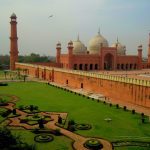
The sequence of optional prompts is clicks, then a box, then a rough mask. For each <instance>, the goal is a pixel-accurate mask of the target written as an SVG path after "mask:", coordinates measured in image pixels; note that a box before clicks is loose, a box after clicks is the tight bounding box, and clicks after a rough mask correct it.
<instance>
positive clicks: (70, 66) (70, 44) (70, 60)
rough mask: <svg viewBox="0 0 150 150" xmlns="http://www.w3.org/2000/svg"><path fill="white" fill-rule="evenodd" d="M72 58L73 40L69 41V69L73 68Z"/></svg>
mask: <svg viewBox="0 0 150 150" xmlns="http://www.w3.org/2000/svg"><path fill="white" fill-rule="evenodd" d="M72 59H73V42H72V41H70V42H69V43H68V60H69V63H68V69H72Z"/></svg>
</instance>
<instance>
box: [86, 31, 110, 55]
mask: <svg viewBox="0 0 150 150" xmlns="http://www.w3.org/2000/svg"><path fill="white" fill-rule="evenodd" d="M88 45H89V46H88V50H89V53H90V54H98V53H99V50H100V48H101V46H103V47H108V41H107V40H106V39H105V38H104V37H103V36H102V35H101V34H100V32H98V34H97V35H96V36H94V37H93V38H92V39H91V40H90V41H89V44H88Z"/></svg>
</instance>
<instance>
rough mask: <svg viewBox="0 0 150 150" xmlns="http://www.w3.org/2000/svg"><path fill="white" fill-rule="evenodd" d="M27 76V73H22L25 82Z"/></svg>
mask: <svg viewBox="0 0 150 150" xmlns="http://www.w3.org/2000/svg"><path fill="white" fill-rule="evenodd" d="M27 77H28V76H27V75H25V74H24V75H23V81H24V82H26V78H27Z"/></svg>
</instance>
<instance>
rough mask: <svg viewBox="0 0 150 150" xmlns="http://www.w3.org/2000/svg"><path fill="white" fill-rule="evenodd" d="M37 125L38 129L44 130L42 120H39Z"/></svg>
mask: <svg viewBox="0 0 150 150" xmlns="http://www.w3.org/2000/svg"><path fill="white" fill-rule="evenodd" d="M38 123H39V128H40V129H43V128H44V124H43V119H40V120H39V121H38Z"/></svg>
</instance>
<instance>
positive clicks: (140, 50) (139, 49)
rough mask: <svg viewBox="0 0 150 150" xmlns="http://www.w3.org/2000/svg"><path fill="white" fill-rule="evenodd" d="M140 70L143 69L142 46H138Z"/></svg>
mask: <svg viewBox="0 0 150 150" xmlns="http://www.w3.org/2000/svg"><path fill="white" fill-rule="evenodd" d="M138 69H142V45H139V46H138Z"/></svg>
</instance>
